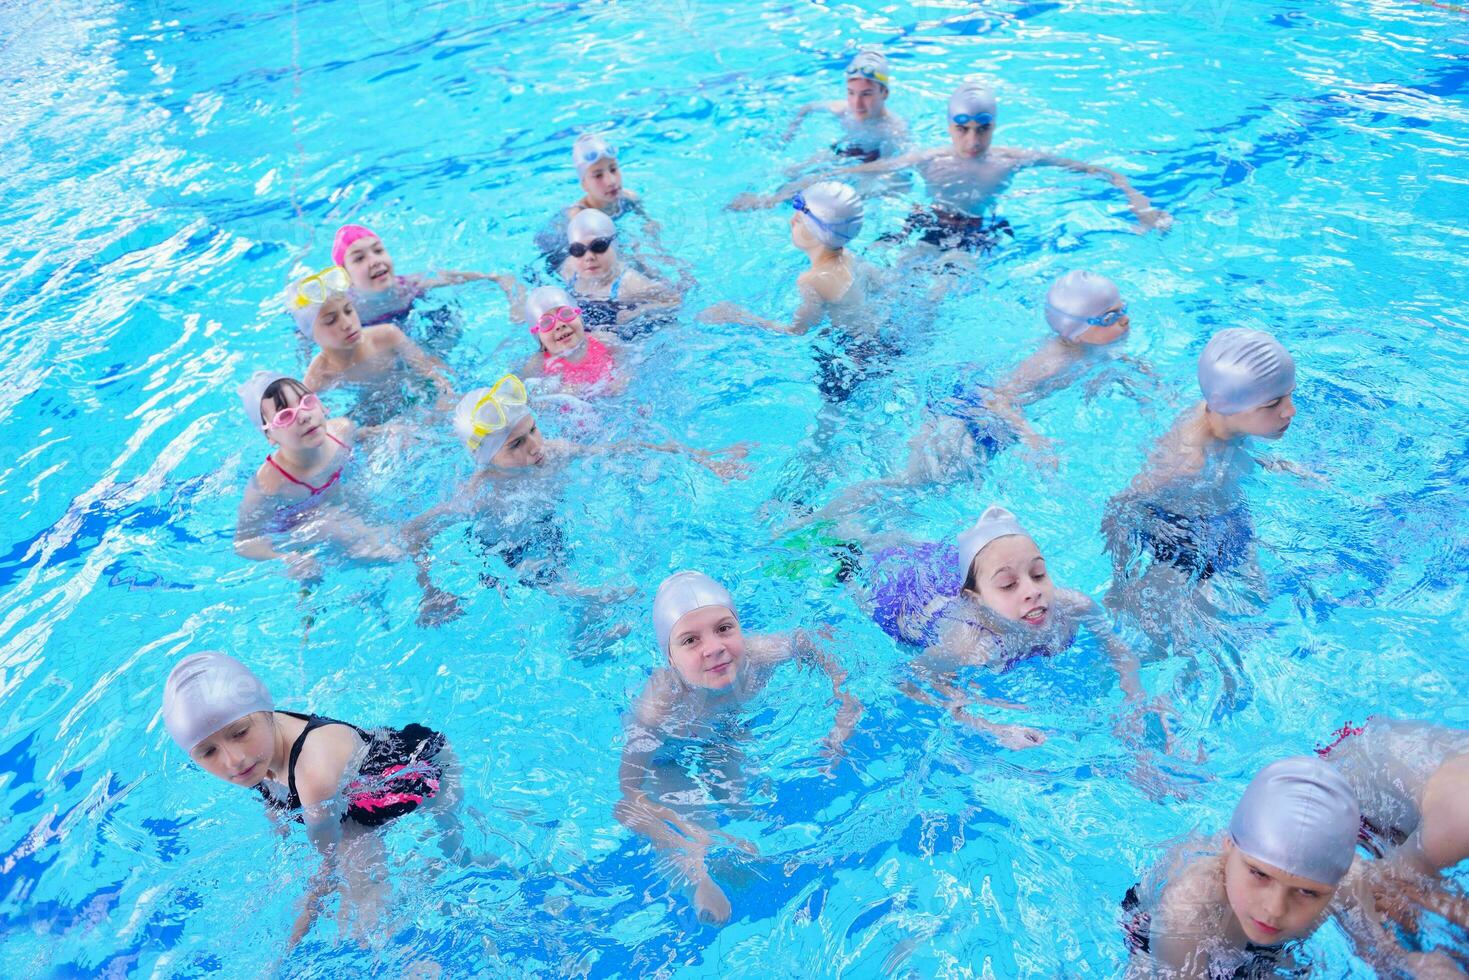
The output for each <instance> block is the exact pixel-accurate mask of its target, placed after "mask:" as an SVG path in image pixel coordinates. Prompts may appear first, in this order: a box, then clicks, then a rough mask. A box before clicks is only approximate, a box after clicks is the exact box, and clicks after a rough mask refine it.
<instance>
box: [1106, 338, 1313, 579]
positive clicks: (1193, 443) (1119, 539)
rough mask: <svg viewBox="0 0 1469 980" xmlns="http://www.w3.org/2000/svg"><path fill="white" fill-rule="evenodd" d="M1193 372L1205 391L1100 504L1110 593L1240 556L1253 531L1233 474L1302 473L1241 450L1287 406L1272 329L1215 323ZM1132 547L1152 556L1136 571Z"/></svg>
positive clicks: (1236, 561) (1280, 422) (1221, 565)
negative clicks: (1217, 327)
mask: <svg viewBox="0 0 1469 980" xmlns="http://www.w3.org/2000/svg"><path fill="white" fill-rule="evenodd" d="M1198 376H1199V388H1200V389H1201V390H1202V392H1203V395H1204V400H1203V401H1202V402H1200V403H1199V404H1198V405H1196V406H1194V407H1193V408H1191V409H1189V410H1188V411H1187V412H1185V413H1184V414H1183V415H1182V416H1181V417H1180V418H1179V419H1178V421H1177V422H1175V423H1174V425H1173V428H1171V429H1170V430H1169V431H1168V433H1167V434H1165V435H1164V436H1163V437H1162V438H1161V439H1159V440H1158V442H1157V443H1156V444H1155V445H1154V446H1153V449H1152V451H1151V452H1150V453H1149V456H1148V464H1147V466H1146V468H1145V469H1144V470H1143V471H1142V472H1141V473H1139V474H1138V475H1137V477H1135V478H1134V479H1133V481H1132V484H1131V485H1130V486H1129V487H1128V489H1127V490H1125V491H1124V492H1123V493H1121V494H1119V495H1118V496H1117V497H1116V498H1114V499H1113V500H1112V501H1111V502H1110V503H1109V504H1108V512H1107V517H1106V518H1105V521H1104V525H1103V529H1104V530H1105V531H1106V533H1107V540H1108V547H1109V548H1110V549H1111V551H1112V555H1113V562H1114V565H1115V569H1116V573H1115V575H1114V579H1113V581H1114V586H1113V597H1112V599H1114V600H1118V601H1120V600H1121V599H1122V598H1123V596H1124V590H1125V589H1127V588H1133V587H1136V588H1138V589H1141V588H1143V587H1144V586H1145V585H1149V584H1154V583H1156V584H1158V585H1167V584H1173V585H1177V584H1187V583H1197V582H1203V581H1207V580H1208V579H1210V578H1212V577H1213V576H1214V575H1215V574H1217V573H1220V572H1227V571H1231V570H1234V569H1237V568H1240V567H1242V566H1244V565H1246V564H1247V562H1248V561H1249V557H1250V550H1251V543H1252V541H1253V538H1254V530H1253V528H1252V526H1251V524H1250V519H1249V515H1248V513H1247V512H1246V511H1245V508H1244V505H1243V504H1242V503H1240V502H1239V481H1240V479H1241V478H1242V477H1243V475H1244V474H1245V473H1246V472H1248V471H1250V470H1252V469H1253V468H1254V467H1255V466H1256V465H1257V464H1259V465H1263V466H1265V467H1266V468H1268V469H1275V470H1288V471H1291V472H1295V473H1298V474H1302V475H1308V474H1305V473H1304V471H1302V470H1300V469H1298V468H1296V467H1294V466H1293V465H1292V464H1289V463H1286V462H1284V461H1281V460H1275V459H1266V458H1260V459H1256V458H1255V457H1254V456H1252V455H1251V454H1250V452H1249V440H1250V439H1251V438H1259V439H1269V440H1272V441H1273V440H1276V439H1279V438H1280V437H1282V436H1283V435H1285V433H1286V430H1287V429H1289V428H1290V424H1291V420H1292V419H1293V418H1295V414H1296V407H1295V402H1294V401H1293V400H1292V395H1293V393H1294V391H1295V387H1296V366H1295V361H1294V360H1293V359H1292V358H1291V356H1290V354H1289V353H1287V352H1286V349H1285V348H1284V347H1282V346H1281V345H1280V343H1279V342H1278V341H1277V340H1276V339H1275V338H1274V337H1272V336H1270V335H1269V334H1268V333H1265V332H1263V331H1260V330H1246V329H1243V328H1239V327H1233V328H1230V329H1228V330H1221V331H1220V332H1218V333H1216V334H1215V335H1214V336H1213V337H1212V338H1210V340H1209V343H1208V344H1207V345H1206V346H1205V347H1204V351H1203V353H1202V354H1201V355H1200V356H1199V369H1198ZM1140 550H1141V551H1146V552H1147V553H1148V554H1149V555H1151V558H1152V563H1151V565H1150V567H1149V568H1148V569H1147V571H1146V573H1145V574H1144V575H1143V576H1142V577H1141V578H1140V579H1139V578H1138V576H1136V575H1134V574H1131V572H1132V566H1133V565H1134V562H1135V556H1136V554H1137V552H1138V551H1140ZM1135 580H1136V582H1135ZM1109 601H1110V600H1109Z"/></svg>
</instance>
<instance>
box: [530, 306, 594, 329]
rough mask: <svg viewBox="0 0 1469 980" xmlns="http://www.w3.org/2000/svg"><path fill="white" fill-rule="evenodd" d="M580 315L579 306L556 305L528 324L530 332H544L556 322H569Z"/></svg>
mask: <svg viewBox="0 0 1469 980" xmlns="http://www.w3.org/2000/svg"><path fill="white" fill-rule="evenodd" d="M579 316H581V307H580V306H558V307H556V308H555V309H554V310H548V311H546V312H545V313H542V314H541V318H540V319H539V320H537V321H536V322H535V323H532V324H531V326H530V332H531V333H545V332H546V331H547V330H551V329H553V328H554V327H555V326H556V324H558V323H570V322H571V321H572V320H575V319H576V318H577V317H579Z"/></svg>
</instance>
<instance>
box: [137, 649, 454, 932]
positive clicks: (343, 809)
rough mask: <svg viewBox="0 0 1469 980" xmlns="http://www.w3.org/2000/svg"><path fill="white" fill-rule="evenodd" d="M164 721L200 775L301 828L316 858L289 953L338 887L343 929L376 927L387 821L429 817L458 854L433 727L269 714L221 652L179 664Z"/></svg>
mask: <svg viewBox="0 0 1469 980" xmlns="http://www.w3.org/2000/svg"><path fill="white" fill-rule="evenodd" d="M163 723H164V726H165V727H166V728H167V729H168V734H169V735H170V736H171V737H172V738H173V740H174V742H176V743H177V744H178V746H179V748H181V749H183V750H184V751H185V752H187V753H188V755H189V758H190V759H192V760H193V761H194V762H195V763H196V764H197V765H198V766H199V767H200V768H202V769H203V770H204V771H206V772H208V773H209V774H210V775H211V776H216V777H218V778H220V779H223V780H224V781H225V782H228V783H232V784H234V785H236V786H241V787H244V788H245V789H251V790H255V791H256V792H258V793H259V794H260V797H261V799H262V800H263V801H264V803H265V806H266V809H267V811H268V812H269V813H270V814H271V815H272V816H274V817H278V818H280V819H282V820H294V821H296V822H298V823H302V824H304V825H305V827H306V835H307V837H308V838H309V839H310V840H311V843H312V844H314V845H315V846H316V849H317V851H318V852H319V853H320V854H321V859H322V860H321V865H320V867H319V868H317V870H316V872H315V873H314V874H312V875H311V877H310V879H309V881H308V883H307V886H306V894H305V896H304V897H303V899H302V903H301V906H300V911H299V913H298V915H297V917H296V922H295V925H294V927H293V928H292V930H291V935H290V938H289V939H288V940H287V949H289V948H290V947H292V946H294V945H295V944H296V943H297V942H299V941H300V940H301V939H302V938H303V937H304V936H305V935H306V933H307V932H309V931H310V929H311V926H312V923H313V922H314V921H315V920H316V916H317V913H318V912H319V910H320V908H321V904H322V902H323V901H324V900H325V899H326V898H327V897H328V896H329V895H330V894H331V892H332V891H334V890H337V889H340V892H341V899H342V901H341V907H340V912H339V920H340V929H341V931H342V932H343V933H344V934H345V933H346V931H347V929H348V928H349V927H351V928H352V929H353V930H354V932H356V934H357V935H358V936H359V937H361V938H364V939H365V938H367V937H369V936H372V935H373V934H375V933H376V932H377V931H378V929H379V922H378V918H379V915H380V913H381V911H382V906H383V904H384V902H385V900H386V899H387V897H388V894H389V887H388V883H387V882H386V881H384V880H383V870H384V867H385V863H386V861H385V858H386V853H385V850H384V848H383V843H382V839H381V838H380V837H379V835H378V834H376V833H375V831H376V830H377V829H378V828H379V827H381V826H383V825H384V824H386V823H387V822H389V821H390V820H394V819H396V818H397V817H400V816H403V815H405V814H408V813H411V812H413V811H414V810H417V809H424V810H426V811H428V812H430V813H432V815H433V816H434V817H435V819H436V820H437V821H438V822H439V824H440V828H441V836H440V838H439V845H440V847H441V849H442V850H443V852H444V854H445V856H446V857H449V858H450V859H459V858H461V857H462V854H461V851H462V841H461V836H460V828H459V823H458V819H457V815H456V813H455V807H456V806H457V805H458V802H459V798H460V789H459V766H458V763H457V761H456V760H455V758H454V755H453V752H452V751H451V749H450V748H449V746H448V743H447V742H446V741H445V739H444V736H443V735H441V734H439V733H438V732H435V731H432V730H430V729H428V728H425V727H424V726H422V725H419V724H411V725H408V726H407V727H405V728H375V729H371V730H367V729H362V728H358V727H357V726H356V725H351V724H347V723H346V722H340V721H334V720H332V719H330V718H325V717H322V716H320V715H315V714H297V713H296V712H294V711H278V710H276V708H275V703H274V701H273V700H272V699H271V696H270V692H269V691H268V690H266V688H265V685H264V684H262V683H261V681H260V679H259V678H258V677H256V676H255V674H253V673H252V672H251V671H250V670H249V668H247V667H245V665H244V664H242V663H240V662H239V661H238V660H236V659H234V658H233V657H230V656H227V655H225V654H223V653H196V654H191V655H190V656H187V657H185V658H183V659H182V660H180V661H179V662H178V664H177V666H175V667H174V668H173V670H172V672H170V673H169V675H168V681H167V683H165V685H164V688H163Z"/></svg>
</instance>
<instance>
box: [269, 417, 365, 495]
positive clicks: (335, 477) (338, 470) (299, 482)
mask: <svg viewBox="0 0 1469 980" xmlns="http://www.w3.org/2000/svg"><path fill="white" fill-rule="evenodd" d="M326 437H327V438H328V439H330V440H331V441H332V442H334V443H336V444H337V445H338V446H341V447H342V448H343V449H346V448H347V444H346V443H345V442H343V441H342V440H340V439H338V438H337V437H336V436H334V435H332V434H331V433H330V432H328V433H327V434H326ZM265 461H266V462H267V463H269V464H270V465H271V466H274V467H275V471H276V472H277V473H279V474H280V475H281V476H283V477H285V478H286V479H287V480H290V481H291V482H292V483H294V484H296V486H298V487H305V488H306V489H307V490H310V491H311V496H313V497H314V496H316V495H317V494H319V493H326V491H327V490H329V489H331V485H332V484H333V483H336V482H337V480H338V479H339V478H340V477H341V475H342V468H341V467H340V466H338V467H337V468H336V471H335V472H334V473H332V475H331V476H330V477H328V478H327V481H326V482H325V483H323V484H322V485H321V486H319V487H313V486H312V485H311V484H309V483H307V482H306V481H305V480H298V479H296V477H294V476H292V475H291V472H290V471H289V470H287V469H286V468H285V467H284V466H282V465H281V464H280V463H277V462H276V461H275V457H274V456H267V457H265Z"/></svg>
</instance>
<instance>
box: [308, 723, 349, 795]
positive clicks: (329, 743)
mask: <svg viewBox="0 0 1469 980" xmlns="http://www.w3.org/2000/svg"><path fill="white" fill-rule="evenodd" d="M362 744H363V743H362V736H361V735H359V734H357V729H355V728H353V727H352V726H350V725H345V724H337V725H323V726H321V727H320V728H317V729H315V730H313V731H312V732H311V735H310V737H308V738H307V739H306V741H305V742H303V743H302V745H301V754H300V755H299V756H298V757H297V759H296V770H295V772H296V794H297V795H298V796H300V798H301V803H302V804H303V805H306V806H310V805H311V804H313V803H320V802H321V801H323V800H329V799H331V798H332V797H334V796H336V795H337V793H338V792H339V791H340V790H341V787H342V774H343V773H344V772H345V771H346V768H347V765H348V764H349V763H350V762H351V761H352V759H353V757H354V756H356V754H357V753H358V751H359V750H360V749H361V748H362Z"/></svg>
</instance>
